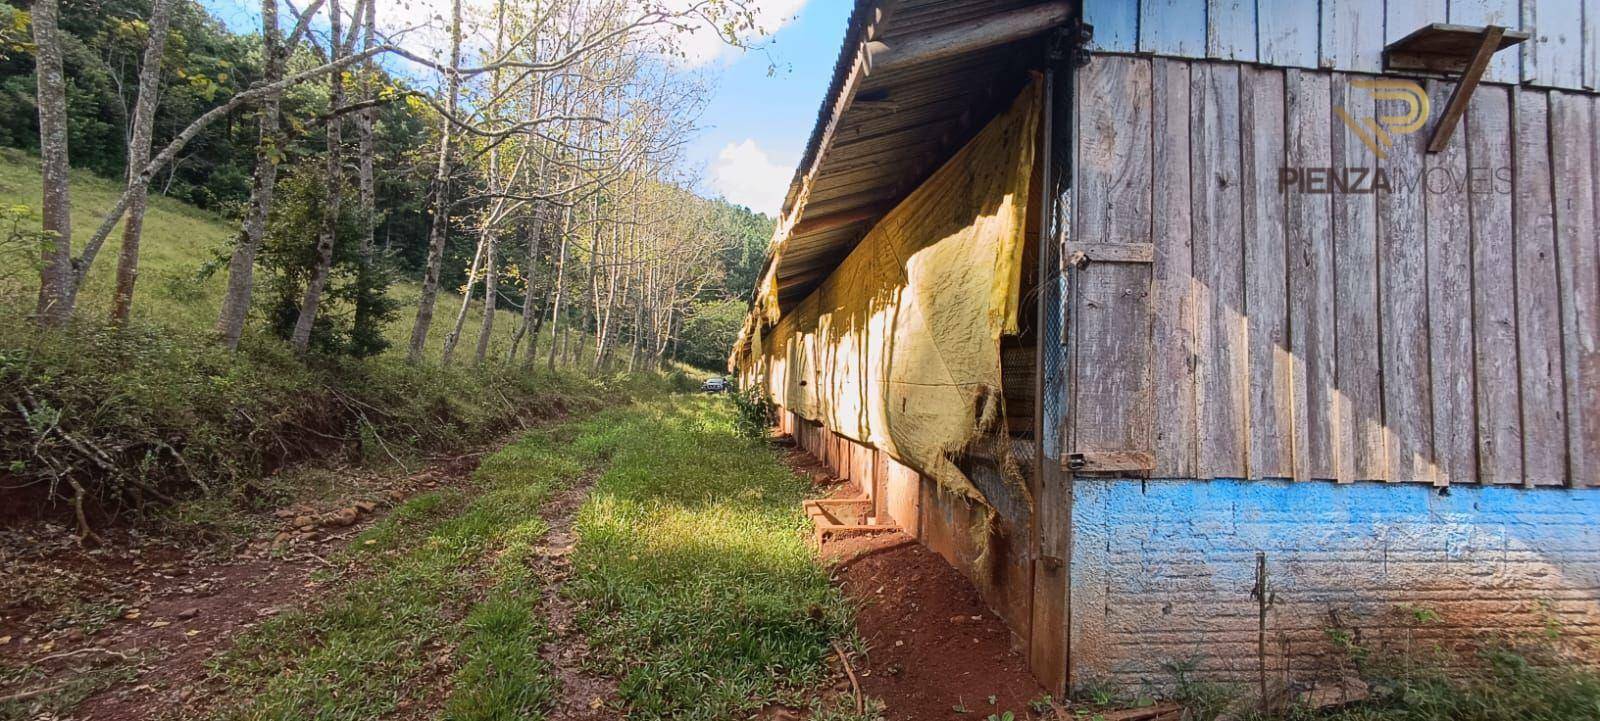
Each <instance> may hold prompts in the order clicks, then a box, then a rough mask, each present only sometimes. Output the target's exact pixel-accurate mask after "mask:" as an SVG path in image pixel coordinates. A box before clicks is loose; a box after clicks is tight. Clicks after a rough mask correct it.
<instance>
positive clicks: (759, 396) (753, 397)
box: [730, 384, 778, 439]
mask: <svg viewBox="0 0 1600 721" xmlns="http://www.w3.org/2000/svg"><path fill="white" fill-rule="evenodd" d="M730 395H731V396H732V398H733V406H734V409H735V414H734V419H733V428H734V430H735V431H738V433H739V435H741V436H743V437H745V438H751V439H761V438H765V437H766V436H767V430H768V429H769V428H771V427H772V424H774V423H776V422H777V420H778V406H777V404H775V403H773V402H772V396H770V395H767V393H766V391H765V390H764V389H762V388H761V387H760V386H758V385H755V384H751V386H750V387H749V388H746V389H744V390H742V391H739V392H738V393H732V394H730Z"/></svg>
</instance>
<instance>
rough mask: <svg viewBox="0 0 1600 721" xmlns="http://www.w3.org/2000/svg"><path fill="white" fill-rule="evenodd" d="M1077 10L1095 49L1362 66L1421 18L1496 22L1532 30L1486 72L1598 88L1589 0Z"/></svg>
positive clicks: (1106, 1) (1338, 1)
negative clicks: (1089, 27)
mask: <svg viewBox="0 0 1600 721" xmlns="http://www.w3.org/2000/svg"><path fill="white" fill-rule="evenodd" d="M1585 3H1587V4H1588V7H1585ZM1083 15H1084V20H1085V21H1086V22H1088V23H1090V24H1092V25H1093V26H1094V45H1093V48H1092V49H1094V50H1098V51H1103V52H1115V53H1150V54H1155V55H1165V56H1173V57H1183V58H1196V59H1199V58H1209V59H1213V60H1237V61H1248V62H1261V63H1263V64H1266V65H1274V66H1279V67H1294V68H1307V69H1315V68H1320V69H1323V70H1349V71H1355V72H1368V73H1376V72H1380V71H1382V70H1383V48H1384V46H1385V45H1386V44H1388V43H1390V42H1393V41H1395V40H1398V39H1400V38H1402V37H1405V36H1406V35H1407V34H1409V33H1410V32H1411V31H1413V30H1416V29H1417V28H1420V27H1422V26H1423V25H1426V24H1428V23H1443V22H1449V23H1455V24H1459V25H1488V24H1495V25H1501V26H1505V27H1509V28H1513V29H1520V30H1527V31H1530V32H1532V33H1533V34H1534V37H1533V38H1532V39H1530V40H1529V41H1528V42H1525V43H1523V44H1522V45H1521V47H1520V49H1519V50H1515V51H1512V50H1508V51H1505V52H1503V53H1500V54H1499V55H1498V56H1496V58H1495V61H1494V64H1493V65H1492V66H1491V68H1490V70H1489V72H1488V74H1487V75H1486V76H1485V78H1484V79H1485V81H1487V82H1492V83H1513V82H1516V81H1517V80H1519V79H1520V80H1522V81H1524V82H1527V83H1529V84H1533V85H1538V86H1543V87H1552V88H1567V89H1575V90H1576V89H1591V90H1592V89H1600V8H1596V6H1595V1H1594V0H1084V2H1083Z"/></svg>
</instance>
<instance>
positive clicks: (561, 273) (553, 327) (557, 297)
mask: <svg viewBox="0 0 1600 721" xmlns="http://www.w3.org/2000/svg"><path fill="white" fill-rule="evenodd" d="M567 218H568V220H570V219H571V218H572V207H571V206H568V207H567ZM568 227H570V226H569V225H568V224H567V223H562V228H561V244H560V247H559V249H558V250H557V252H556V270H555V281H556V287H555V291H554V292H553V293H552V294H551V296H550V359H549V362H548V363H547V365H548V367H549V369H550V370H551V371H552V372H554V371H555V369H556V353H557V346H558V345H560V344H558V343H556V331H557V329H559V328H560V327H561V294H562V293H563V292H564V291H565V290H566V285H567V284H566V270H567V228H568Z"/></svg>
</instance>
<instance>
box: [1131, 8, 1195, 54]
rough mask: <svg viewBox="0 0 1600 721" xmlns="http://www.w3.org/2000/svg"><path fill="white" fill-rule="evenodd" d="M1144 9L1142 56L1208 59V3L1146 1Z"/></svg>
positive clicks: (1140, 34)
mask: <svg viewBox="0 0 1600 721" xmlns="http://www.w3.org/2000/svg"><path fill="white" fill-rule="evenodd" d="M1141 7H1142V9H1141V10H1140V13H1139V18H1140V21H1141V22H1140V23H1139V51H1140V52H1146V53H1154V54H1156V55H1172V56H1176V57H1182V58H1203V57H1205V56H1206V0H1144V2H1143V3H1142V6H1141Z"/></svg>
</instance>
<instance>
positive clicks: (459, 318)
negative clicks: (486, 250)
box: [441, 231, 488, 365]
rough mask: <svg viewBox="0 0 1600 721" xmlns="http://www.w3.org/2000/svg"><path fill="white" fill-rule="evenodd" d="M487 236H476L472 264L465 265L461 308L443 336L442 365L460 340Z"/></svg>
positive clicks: (451, 356) (446, 363)
mask: <svg viewBox="0 0 1600 721" xmlns="http://www.w3.org/2000/svg"><path fill="white" fill-rule="evenodd" d="M487 237H488V232H487V231H485V232H484V233H482V234H480V235H479V236H478V247H477V249H476V250H474V251H473V252H472V265H470V266H467V287H466V288H464V289H462V291H461V308H460V310H458V311H456V322H455V323H454V324H453V325H451V326H450V332H449V333H447V334H445V337H444V354H443V356H442V357H441V362H443V364H444V365H450V359H451V358H453V357H454V356H455V354H456V343H457V342H459V341H460V340H461V328H462V327H463V326H465V325H466V323H467V311H468V310H470V309H471V307H472V289H473V288H474V287H476V286H477V285H478V269H479V268H481V267H483V265H482V264H483V244H484V241H485V240H486V239H487Z"/></svg>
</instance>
